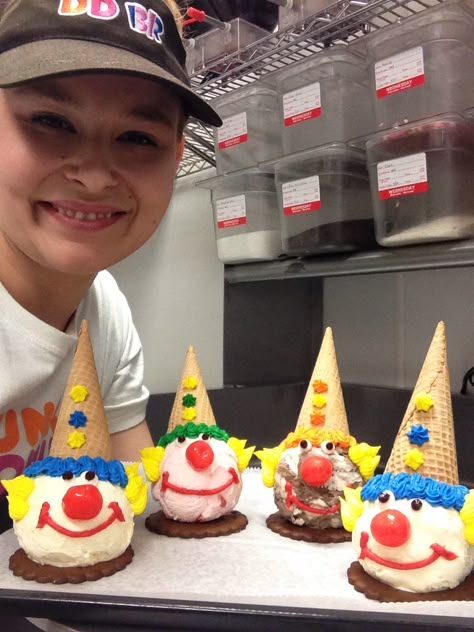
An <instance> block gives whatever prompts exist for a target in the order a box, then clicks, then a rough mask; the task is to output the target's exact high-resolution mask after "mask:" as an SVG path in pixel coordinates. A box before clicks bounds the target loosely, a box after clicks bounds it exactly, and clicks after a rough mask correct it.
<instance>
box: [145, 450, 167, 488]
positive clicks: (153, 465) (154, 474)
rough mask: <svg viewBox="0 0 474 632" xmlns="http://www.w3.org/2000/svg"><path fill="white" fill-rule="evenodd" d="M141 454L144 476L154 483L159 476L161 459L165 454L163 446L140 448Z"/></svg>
mask: <svg viewBox="0 0 474 632" xmlns="http://www.w3.org/2000/svg"><path fill="white" fill-rule="evenodd" d="M140 454H141V455H142V463H143V469H144V470H145V474H146V477H147V478H148V480H149V481H151V482H152V483H155V482H156V481H157V480H158V479H159V478H160V467H161V461H162V460H163V457H164V455H165V448H162V447H161V446H156V447H154V448H143V450H140Z"/></svg>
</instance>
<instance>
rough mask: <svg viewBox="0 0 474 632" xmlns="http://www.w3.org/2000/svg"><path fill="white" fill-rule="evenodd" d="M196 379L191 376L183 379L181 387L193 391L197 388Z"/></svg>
mask: <svg viewBox="0 0 474 632" xmlns="http://www.w3.org/2000/svg"><path fill="white" fill-rule="evenodd" d="M197 383H198V381H197V378H195V377H193V376H192V375H190V376H189V377H187V378H185V379H184V380H183V387H184V388H189V389H191V390H192V389H193V388H196V386H197Z"/></svg>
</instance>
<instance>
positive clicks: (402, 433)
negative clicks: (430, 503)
mask: <svg viewBox="0 0 474 632" xmlns="http://www.w3.org/2000/svg"><path fill="white" fill-rule="evenodd" d="M385 471H386V472H390V473H392V474H399V473H400V472H407V473H414V472H417V473H418V474H421V475H422V476H427V477H430V478H434V479H436V480H438V481H441V482H443V483H448V484H450V485H457V484H458V483H459V474H458V465H457V457H456V443H455V438H454V423H453V407H452V401H451V387H450V383H449V372H448V363H447V353H446V327H445V324H444V323H443V322H440V323H439V324H438V326H437V328H436V331H435V334H434V336H433V340H432V342H431V345H430V348H429V349H428V353H427V355H426V358H425V361H424V363H423V366H422V369H421V372H420V375H419V376H418V380H417V382H416V386H415V389H414V391H413V394H412V396H411V399H410V402H409V404H408V408H407V410H406V413H405V416H404V418H403V421H402V423H401V425H400V429H399V431H398V434H397V436H396V438H395V442H394V445H393V448H392V452H391V454H390V458H389V459H388V461H387V465H386V468H385Z"/></svg>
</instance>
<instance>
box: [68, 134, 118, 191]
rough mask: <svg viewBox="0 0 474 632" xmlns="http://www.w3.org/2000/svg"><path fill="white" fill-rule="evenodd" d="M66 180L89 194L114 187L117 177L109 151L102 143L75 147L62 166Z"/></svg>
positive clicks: (89, 143) (90, 143)
mask: <svg viewBox="0 0 474 632" xmlns="http://www.w3.org/2000/svg"><path fill="white" fill-rule="evenodd" d="M63 172H64V176H65V178H66V180H68V181H70V182H74V183H75V184H79V185H80V186H82V187H83V188H84V189H86V190H87V191H89V192H91V193H101V192H102V191H104V190H106V189H109V188H110V187H114V186H116V184H117V183H118V180H119V178H118V175H117V172H116V170H115V167H114V164H113V159H112V156H111V153H110V151H108V150H107V148H105V147H104V146H103V144H102V143H100V142H97V143H94V142H90V141H89V142H88V143H83V144H82V146H80V147H76V148H75V152H74V155H72V156H70V157H69V158H68V159H67V160H66V163H65V165H64V171H63Z"/></svg>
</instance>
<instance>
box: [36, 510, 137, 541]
mask: <svg viewBox="0 0 474 632" xmlns="http://www.w3.org/2000/svg"><path fill="white" fill-rule="evenodd" d="M49 509H50V504H49V503H48V502H44V503H43V505H42V506H41V511H40V515H39V518H38V524H37V525H36V526H37V528H38V529H42V528H43V527H44V526H45V525H49V526H50V527H51V529H54V530H55V531H57V532H58V533H62V534H63V535H67V536H69V537H70V538H88V537H90V536H91V535H95V534H96V533H99V532H100V531H103V530H104V529H107V527H109V526H110V525H111V524H112V523H113V522H115V520H118V521H119V522H125V518H124V515H123V513H122V510H121V509H120V507H119V505H118V503H117V502H115V501H114V502H111V503H110V504H109V509H111V510H112V513H111V515H110V516H109V518H107V520H106V521H105V522H103V523H102V524H99V525H97V526H96V527H93V528H92V529H85V530H84V531H71V530H70V529H67V528H66V527H62V526H61V525H60V524H58V523H57V522H55V521H54V520H53V519H52V518H51V516H50V515H49Z"/></svg>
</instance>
